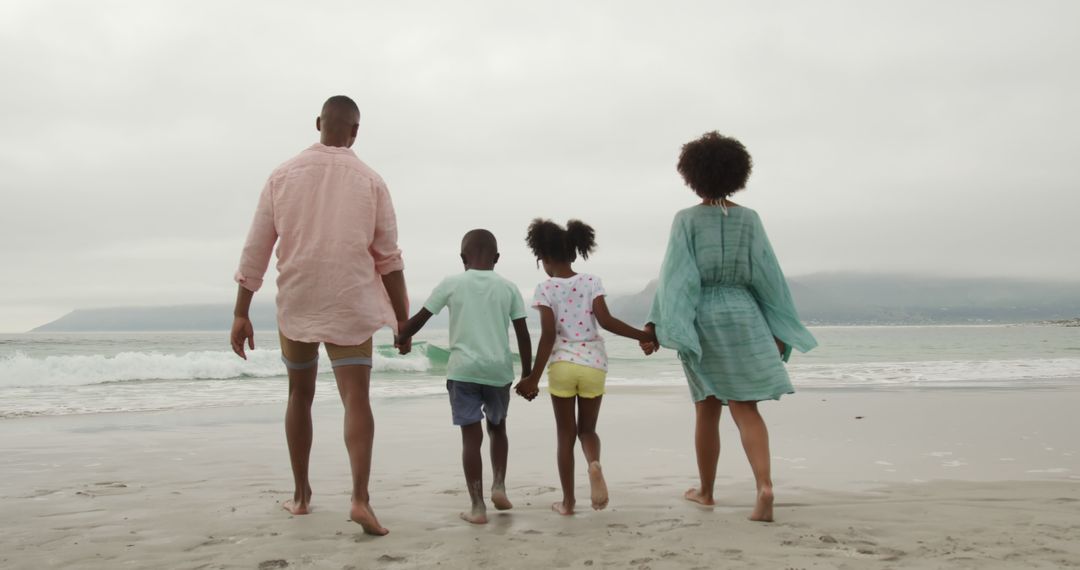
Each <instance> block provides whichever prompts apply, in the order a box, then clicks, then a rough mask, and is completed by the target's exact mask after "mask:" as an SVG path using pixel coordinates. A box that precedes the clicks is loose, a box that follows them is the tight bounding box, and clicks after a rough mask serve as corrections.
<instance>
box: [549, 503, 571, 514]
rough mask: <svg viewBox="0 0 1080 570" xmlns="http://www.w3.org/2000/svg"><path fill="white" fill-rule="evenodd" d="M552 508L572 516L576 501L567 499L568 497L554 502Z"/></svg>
mask: <svg viewBox="0 0 1080 570" xmlns="http://www.w3.org/2000/svg"><path fill="white" fill-rule="evenodd" d="M551 510H553V511H555V512H557V513H559V514H560V515H563V516H570V515H572V514H574V501H567V500H566V499H563V500H561V501H559V502H558V503H552V504H551Z"/></svg>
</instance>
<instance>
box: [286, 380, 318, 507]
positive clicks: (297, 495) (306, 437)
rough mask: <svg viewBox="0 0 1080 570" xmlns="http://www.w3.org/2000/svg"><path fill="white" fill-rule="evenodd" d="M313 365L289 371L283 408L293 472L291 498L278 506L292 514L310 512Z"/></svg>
mask: <svg viewBox="0 0 1080 570" xmlns="http://www.w3.org/2000/svg"><path fill="white" fill-rule="evenodd" d="M318 374H319V370H318V368H317V367H312V368H308V369H305V370H289V404H288V406H287V407H286V408H285V440H286V441H287V442H288V443H289V461H290V463H292V472H293V483H294V490H293V498H292V500H289V501H285V503H284V504H283V505H282V506H283V507H284V508H285V510H287V511H289V512H290V513H292V514H294V515H306V514H308V513H309V512H311V484H310V482H309V481H308V465H309V463H310V459H311V440H312V430H311V403H312V401H314V399H315V378H316V376H318Z"/></svg>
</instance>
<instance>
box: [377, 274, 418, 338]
mask: <svg viewBox="0 0 1080 570" xmlns="http://www.w3.org/2000/svg"><path fill="white" fill-rule="evenodd" d="M382 282H383V287H386V294H387V295H389V296H390V305H391V306H393V308H394V319H395V320H397V322H399V323H400V322H401V321H404V320H406V319H408V318H409V293H408V291H406V290H405V272H404V271H403V270H400V269H399V270H397V271H391V272H390V273H387V274H386V275H383V276H382ZM409 336H412V335H409Z"/></svg>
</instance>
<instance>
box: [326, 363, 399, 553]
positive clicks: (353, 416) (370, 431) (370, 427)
mask: <svg viewBox="0 0 1080 570" xmlns="http://www.w3.org/2000/svg"><path fill="white" fill-rule="evenodd" d="M334 377H335V378H336V379H337V386H338V392H339V393H340V394H341V403H342V404H344V406H345V449H347V450H348V452H349V467H350V468H351V469H352V478H353V489H352V508H351V509H350V510H349V517H350V518H351V519H352V520H353V521H355V522H357V523H359V524H360V526H361V527H363V529H364V532H366V533H368V534H374V535H377V536H381V535H384V534H386V533H388V532H390V531H388V530H386V528H384V527H383V526H382V525H381V524H379V520H378V519H377V518H375V512H374V511H372V510H371V502H370V501H371V498H370V497H369V496H368V478H369V477H370V476H371V448H372V444H373V441H374V439H375V418H374V417H373V416H372V415H371V400H370V399H369V398H368V386H369V384H370V382H371V367H370V366H362V365H355V366H338V367H336V368H334Z"/></svg>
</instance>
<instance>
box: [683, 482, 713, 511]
mask: <svg viewBox="0 0 1080 570" xmlns="http://www.w3.org/2000/svg"><path fill="white" fill-rule="evenodd" d="M683 498H685V499H686V500H687V501H693V502H695V503H697V504H699V505H704V506H706V507H711V506H713V505H715V504H716V503H715V502H713V498H712V495H703V494H702V493H701V491H699V490H697V489H696V488H693V487H691V488H690V489H687V491H686V492H685V493H683Z"/></svg>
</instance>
